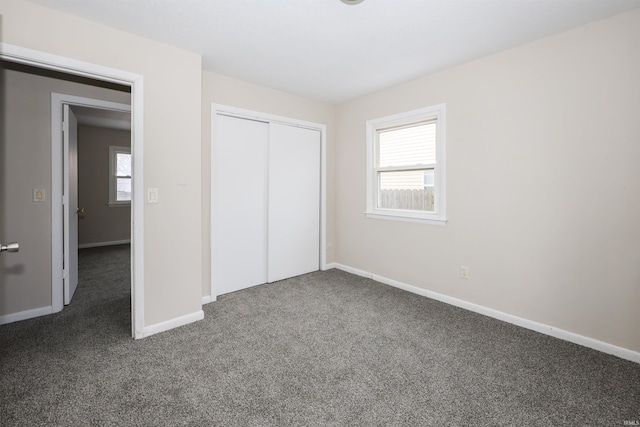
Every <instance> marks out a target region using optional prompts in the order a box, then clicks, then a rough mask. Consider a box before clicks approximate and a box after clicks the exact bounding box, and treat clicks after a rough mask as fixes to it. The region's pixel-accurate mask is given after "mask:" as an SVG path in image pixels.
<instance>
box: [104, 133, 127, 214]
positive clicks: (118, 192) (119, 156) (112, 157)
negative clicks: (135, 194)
mask: <svg viewBox="0 0 640 427" xmlns="http://www.w3.org/2000/svg"><path fill="white" fill-rule="evenodd" d="M129 205H131V148H129V147H116V146H113V145H112V146H110V147H109V206H129Z"/></svg>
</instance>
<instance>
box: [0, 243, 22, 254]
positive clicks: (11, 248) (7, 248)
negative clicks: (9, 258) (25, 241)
mask: <svg viewBox="0 0 640 427" xmlns="http://www.w3.org/2000/svg"><path fill="white" fill-rule="evenodd" d="M19 250H20V245H19V244H18V242H12V243H7V244H6V245H3V244H2V243H0V252H18V251H19Z"/></svg>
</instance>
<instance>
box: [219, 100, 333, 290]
mask: <svg viewBox="0 0 640 427" xmlns="http://www.w3.org/2000/svg"><path fill="white" fill-rule="evenodd" d="M219 115H223V116H230V117H237V118H242V119H249V120H257V121H261V122H266V123H269V124H271V123H280V124H285V125H289V126H299V127H303V128H307V129H313V130H317V131H319V132H320V224H319V229H320V270H326V269H327V233H326V229H327V185H326V184H327V168H326V164H327V161H326V160H327V126H326V125H325V124H321V123H314V122H308V121H304V120H298V119H292V118H289V117H284V116H278V115H273V114H268V113H263V112H259V111H253V110H247V109H243V108H237V107H232V106H229V105H223V104H216V103H212V104H211V209H210V215H211V216H210V218H209V223H210V224H211V228H210V229H211V233H212V235H211V243H210V248H211V273H210V278H211V301H215V300H216V298H217V295H218V290H217V289H216V283H215V280H214V268H215V267H216V266H215V264H214V258H213V254H214V250H215V248H214V236H213V231H214V230H215V228H214V223H213V220H214V212H215V211H214V209H215V195H216V193H217V191H218V185H219V183H217V182H216V180H215V176H216V174H215V171H214V168H215V165H216V164H217V160H218V159H217V149H216V129H217V118H218V116H219Z"/></svg>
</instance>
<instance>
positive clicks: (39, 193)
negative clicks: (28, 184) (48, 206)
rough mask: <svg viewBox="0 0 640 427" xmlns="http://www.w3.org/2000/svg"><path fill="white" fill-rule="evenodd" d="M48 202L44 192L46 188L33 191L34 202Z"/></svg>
mask: <svg viewBox="0 0 640 427" xmlns="http://www.w3.org/2000/svg"><path fill="white" fill-rule="evenodd" d="M45 200H47V198H46V194H45V192H44V188H34V189H33V201H34V202H44V201H45Z"/></svg>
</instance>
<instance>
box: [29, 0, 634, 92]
mask: <svg viewBox="0 0 640 427" xmlns="http://www.w3.org/2000/svg"><path fill="white" fill-rule="evenodd" d="M31 1H33V2H34V3H39V4H42V5H44V6H47V7H51V8H55V9H59V10H62V11H65V12H68V13H71V14H74V15H78V16H81V17H84V18H87V19H90V20H92V21H96V22H100V23H103V24H106V25H109V26H111V27H115V28H119V29H122V30H125V31H128V32H131V33H135V34H140V35H142V36H145V37H148V38H152V39H155V40H158V41H161V42H165V43H168V44H171V45H174V46H177V47H180V48H183V49H186V50H190V51H193V52H197V53H200V54H202V55H203V67H204V68H205V69H206V70H210V71H214V72H217V73H220V74H224V75H227V76H231V77H235V78H238V79H242V80H246V81H250V82H253V83H257V84H260V85H263V86H268V87H272V88H275V89H280V90H283V91H287V92H291V93H295V94H299V95H303V96H307V97H311V98H314V99H318V100H322V101H326V102H329V103H340V102H343V101H346V100H349V99H352V98H355V97H358V96H360V95H364V94H367V93H371V92H374V91H376V90H379V89H382V88H385V87H388V86H391V85H394V84H397V83H400V82H403V81H407V80H410V79H413V78H416V77H419V76H422V75H425V74H428V73H432V72H435V71H438V70H442V69H444V68H447V67H450V66H453V65H456V64H460V63H463V62H466V61H470V60H473V59H476V58H479V57H482V56H485V55H488V54H491V53H495V52H499V51H501V50H504V49H508V48H511V47H514V46H518V45H520V44H523V43H527V42H529V41H532V40H535V39H538V38H541V37H545V36H548V35H551V34H555V33H559V32H562V31H565V30H567V29H570V28H572V27H576V26H579V25H582V24H585V23H588V22H591V21H595V20H598V19H602V18H606V17H609V16H612V15H615V14H618V13H621V12H624V11H626V10H629V9H633V8H636V7H640V0H364V1H363V2H362V3H360V4H358V5H355V6H349V5H345V4H344V3H342V2H341V1H340V0H31Z"/></svg>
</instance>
